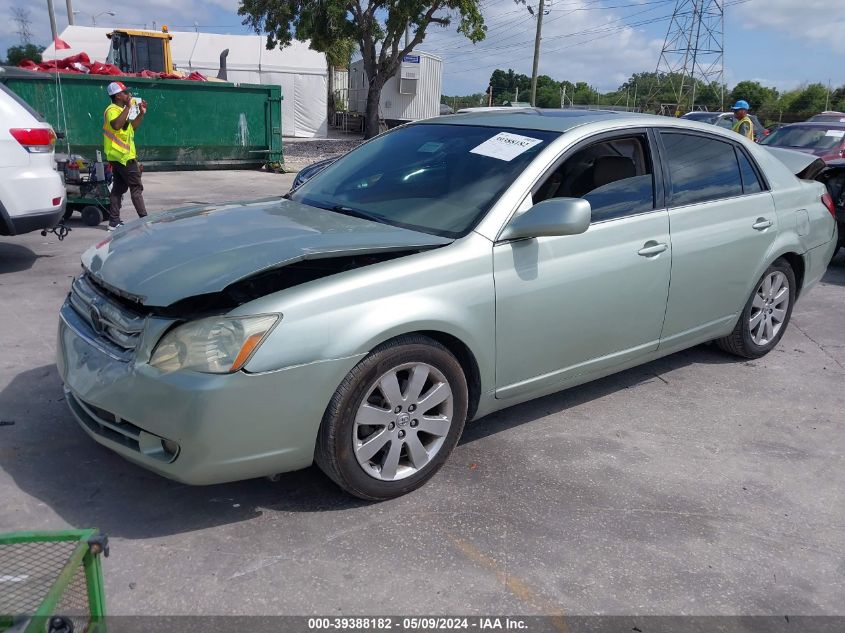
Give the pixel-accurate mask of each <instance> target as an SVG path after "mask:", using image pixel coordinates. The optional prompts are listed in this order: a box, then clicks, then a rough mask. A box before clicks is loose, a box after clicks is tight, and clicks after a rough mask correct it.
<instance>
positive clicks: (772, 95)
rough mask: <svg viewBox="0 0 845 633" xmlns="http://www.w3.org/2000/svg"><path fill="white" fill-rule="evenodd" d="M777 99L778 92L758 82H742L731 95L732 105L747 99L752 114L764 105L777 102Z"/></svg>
mask: <svg viewBox="0 0 845 633" xmlns="http://www.w3.org/2000/svg"><path fill="white" fill-rule="evenodd" d="M777 98H778V91H777V90H775V89H774V88H767V87H766V86H763V85H762V84H760V82H758V81H740V82H739V83H738V84H737V85H736V86H734V89H733V90H731V94H730V101H731V104H734V103H736V102H737V101H739V100H740V99H745V100H746V101H747V102H748V105H750V106H751V111H752V112H756V111H757V110H759V109H760V107H761V106H762V105H763V104H764V103H767V102H770V101H773V100H776V99H777Z"/></svg>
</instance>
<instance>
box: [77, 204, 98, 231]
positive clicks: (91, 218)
mask: <svg viewBox="0 0 845 633" xmlns="http://www.w3.org/2000/svg"><path fill="white" fill-rule="evenodd" d="M80 213H81V214H82V221H83V222H85V224H86V225H87V226H97V225H98V224H99V223H100V222H102V221H103V213H102V211H100V209H98V208H97V207H95V206H94V205H92V204H89V205H88V206H87V207H82V211H80Z"/></svg>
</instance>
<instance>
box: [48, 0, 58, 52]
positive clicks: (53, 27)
mask: <svg viewBox="0 0 845 633" xmlns="http://www.w3.org/2000/svg"><path fill="white" fill-rule="evenodd" d="M47 13H49V14H50V31H52V33H53V42H55V41H56V38H57V37H59V33H58V31H56V12H55V11H54V10H53V0H47Z"/></svg>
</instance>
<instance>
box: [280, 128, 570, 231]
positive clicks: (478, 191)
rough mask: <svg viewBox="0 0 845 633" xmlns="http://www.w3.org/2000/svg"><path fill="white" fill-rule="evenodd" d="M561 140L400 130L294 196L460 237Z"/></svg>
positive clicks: (496, 132)
mask: <svg viewBox="0 0 845 633" xmlns="http://www.w3.org/2000/svg"><path fill="white" fill-rule="evenodd" d="M558 136H559V133H558V132H544V131H536V130H518V129H510V128H491V127H481V126H468V125H445V124H417V125H410V126H406V127H401V128H398V129H396V130H394V131H392V132H388V133H387V134H383V135H381V136H378V137H376V138H374V139H373V140H372V141H370V142H369V143H365V144H364V145H362V146H361V147H359V148H358V149H356V150H354V151H352V152H350V153H349V154H347V155H346V156H344V157H343V158H341V159H340V160H338V161H337V162H336V163H334V164H333V165H331V166H329V167H327V168H326V169H325V171H322V172H320V173H319V174H317V175H316V176H314V177H313V178H312V179H311V180H309V181H308V182H306V183H305V184H303V185H302V186H301V187H300V188H299V189H297V190H296V191H294V192H293V193H292V194H291V195H290V197H291V199H293V200H296V201H297V202H301V203H303V204H307V205H310V206H313V207H319V208H321V209H329V210H333V211H337V212H339V213H347V214H349V215H357V216H361V217H366V218H369V219H372V220H375V221H377V222H383V223H385V224H392V225H394V226H400V227H404V228H409V229H413V230H417V231H422V232H424V233H431V234H434V235H439V236H443V237H461V236H462V235H466V234H467V233H468V232H469V231H471V230H472V229H473V228H474V227H475V225H476V224H477V223H478V222H479V221H480V220H481V218H482V217H483V215H484V214H485V213H486V212H487V211H488V210H489V209H490V207H491V206H492V205H493V203H494V202H495V201H496V200H497V198H498V197H499V196H500V195H501V194H502V193H503V192H504V190H505V189H506V188H507V187H508V186H509V185H510V184H511V183H512V182H513V181H514V180H515V179H516V177H517V176H519V174H520V173H521V172H522V170H523V169H525V167H526V166H527V165H528V164H529V163H530V162H531V161H532V160H533V159H534V158H535V157H536V156H537V154H538V153H539V152H540V151H541V150H542V149H543V148H544V147H546V145H547V144H548V143H549V141H551V140H553V139H555V138H557V137H558Z"/></svg>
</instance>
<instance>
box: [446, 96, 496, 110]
mask: <svg viewBox="0 0 845 633" xmlns="http://www.w3.org/2000/svg"><path fill="white" fill-rule="evenodd" d="M440 103H445V104H446V105H448V106H450V107H451V108H452V109H453V110H454V111H455V112H457V111H458V110H460V109H461V108H478V107H482V106H486V105H487V95H486V94H484V93H481V92H478V93H476V94H472V95H467V96H465V97H458V96H455V97H450V96H448V95H441V97H440Z"/></svg>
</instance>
